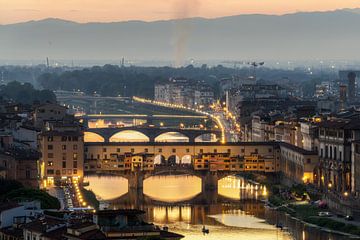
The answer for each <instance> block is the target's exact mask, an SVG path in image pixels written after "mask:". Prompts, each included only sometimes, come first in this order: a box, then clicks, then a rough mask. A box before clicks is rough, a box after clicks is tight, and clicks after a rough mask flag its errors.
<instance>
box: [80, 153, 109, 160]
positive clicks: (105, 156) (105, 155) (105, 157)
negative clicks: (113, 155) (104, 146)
mask: <svg viewBox="0 0 360 240" xmlns="http://www.w3.org/2000/svg"><path fill="white" fill-rule="evenodd" d="M104 159H108V158H107V154H104ZM74 160H75V159H74Z"/></svg>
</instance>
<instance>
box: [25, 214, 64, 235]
mask: <svg viewBox="0 0 360 240" xmlns="http://www.w3.org/2000/svg"><path fill="white" fill-rule="evenodd" d="M22 228H23V237H24V239H31V240H40V239H41V240H55V239H59V240H60V239H63V238H62V235H63V233H64V232H65V231H66V221H65V220H63V219H59V218H55V217H50V216H43V217H40V218H38V219H36V220H34V221H32V222H29V223H27V224H25V225H24V226H23V227H22Z"/></svg>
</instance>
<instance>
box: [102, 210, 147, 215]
mask: <svg viewBox="0 0 360 240" xmlns="http://www.w3.org/2000/svg"><path fill="white" fill-rule="evenodd" d="M95 214H96V215H137V214H145V211H142V210H137V209H119V210H101V211H98V212H96V213H95Z"/></svg>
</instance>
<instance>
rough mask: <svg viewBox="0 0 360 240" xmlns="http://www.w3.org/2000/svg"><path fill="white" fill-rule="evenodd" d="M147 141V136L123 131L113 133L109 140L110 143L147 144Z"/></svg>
mask: <svg viewBox="0 0 360 240" xmlns="http://www.w3.org/2000/svg"><path fill="white" fill-rule="evenodd" d="M149 141H150V139H149V137H148V136H146V135H145V134H143V133H141V132H138V131H134V130H124V131H121V132H118V133H115V134H114V135H113V136H112V137H111V138H110V142H149Z"/></svg>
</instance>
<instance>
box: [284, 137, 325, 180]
mask: <svg viewBox="0 0 360 240" xmlns="http://www.w3.org/2000/svg"><path fill="white" fill-rule="evenodd" d="M280 149H281V151H280V152H281V160H280V170H281V172H282V173H283V174H284V176H285V178H286V179H287V180H290V181H291V182H297V183H317V181H318V173H317V168H318V164H319V156H318V155H317V152H315V151H307V150H304V149H302V148H299V147H296V146H294V145H292V144H288V143H281V144H280Z"/></svg>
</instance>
